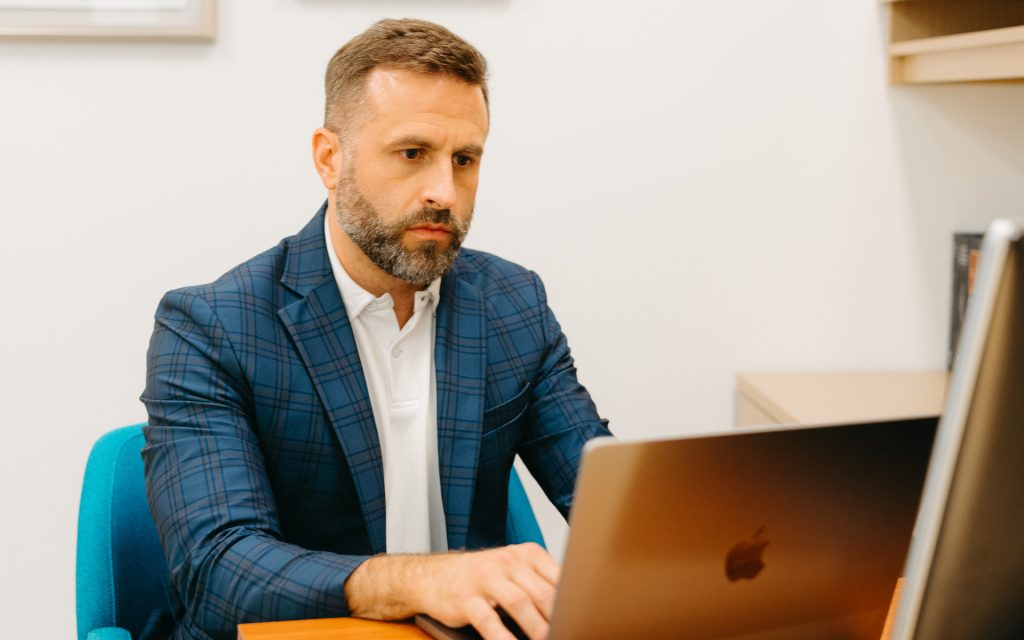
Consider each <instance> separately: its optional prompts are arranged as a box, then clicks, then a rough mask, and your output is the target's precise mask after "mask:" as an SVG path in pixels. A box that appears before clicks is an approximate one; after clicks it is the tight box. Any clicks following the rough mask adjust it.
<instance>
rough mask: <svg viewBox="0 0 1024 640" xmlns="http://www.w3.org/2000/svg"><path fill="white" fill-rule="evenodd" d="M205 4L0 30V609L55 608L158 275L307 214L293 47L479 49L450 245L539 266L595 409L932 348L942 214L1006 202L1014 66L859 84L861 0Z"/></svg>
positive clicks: (215, 256)
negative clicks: (127, 18)
mask: <svg viewBox="0 0 1024 640" xmlns="http://www.w3.org/2000/svg"><path fill="white" fill-rule="evenodd" d="M221 10H222V11H221V13H222V16H221V17H222V20H221V31H220V36H219V39H218V41H217V43H216V44H214V45H202V44H154V43H131V44H121V43H116V42H105V43H70V42H61V43H51V42H14V41H2V42H0V239H2V241H3V249H2V250H0V272H2V274H3V275H2V278H0V283H2V284H0V287H2V289H0V300H2V304H3V311H2V314H0V329H2V330H0V390H2V391H0V393H2V400H0V425H2V428H3V430H4V438H3V442H4V446H3V447H2V448H0V496H2V509H3V513H4V514H5V516H4V518H5V525H4V526H3V527H2V529H0V550H2V553H3V558H4V559H3V562H2V566H3V569H0V589H2V591H3V593H2V594H0V596H2V597H0V619H3V620H4V623H5V628H6V629H8V632H7V635H9V636H10V637H38V638H62V637H68V635H69V634H71V633H72V632H73V628H74V580H73V575H74V573H73V567H74V540H75V518H76V513H77V503H78V497H79V491H80V482H81V473H82V469H83V465H84V463H85V458H86V455H87V452H88V450H89V447H90V445H91V443H92V442H93V441H94V440H95V439H96V438H97V437H98V436H99V435H100V434H101V433H103V432H105V431H107V430H108V429H110V428H112V427H114V426H119V425H123V424H128V423H132V422H136V421H140V420H143V419H144V418H145V413H144V411H143V407H142V405H141V404H140V403H139V402H138V401H137V396H138V394H139V393H140V391H141V389H142V386H143V378H144V368H145V364H144V355H145V349H146V344H147V338H148V335H149V332H150V329H151V326H152V313H153V310H154V308H155V305H156V303H157V300H158V299H159V297H160V295H161V294H162V292H163V291H165V290H167V289H169V288H172V287H176V286H180V285H184V284H189V283H197V282H203V281H208V280H210V279H212V278H214V277H216V276H217V275H219V274H220V273H222V272H223V271H225V270H226V269H228V268H229V267H231V266H233V265H234V264H236V263H238V262H240V261H242V260H243V259H245V258H247V257H249V256H250V255H252V254H255V253H256V252H258V251H260V250H262V249H264V248H266V247H269V246H271V245H273V244H274V243H276V242H277V240H278V239H279V238H281V237H283V236H285V235H288V234H291V233H293V232H294V231H296V230H297V229H299V227H300V226H301V225H302V224H303V223H304V222H305V221H306V220H307V219H308V218H309V217H310V216H311V215H312V214H313V213H314V211H315V210H316V208H317V207H318V206H319V204H320V202H321V199H322V197H323V193H322V190H321V188H320V187H319V184H318V182H317V180H316V179H315V176H314V173H313V171H312V167H311V163H310V160H309V151H308V147H309V144H308V140H309V135H310V133H311V131H312V129H313V128H314V127H315V126H316V125H317V123H318V118H319V117H320V114H321V100H322V97H321V88H320V78H321V73H322V69H323V67H324V65H325V64H326V61H327V59H328V57H329V56H330V54H331V53H332V52H333V51H334V49H335V48H336V47H337V46H339V45H340V44H341V43H342V42H344V41H345V40H347V39H348V38H349V37H351V36H352V35H354V34H355V33H357V32H358V31H360V30H362V29H363V28H364V27H365V26H367V25H368V24H370V23H371V22H372V21H374V20H375V19H377V18H378V17H381V16H385V15H388V16H395V17H401V16H407V15H414V16H418V17H425V18H429V19H434V20H437V21H440V22H443V23H444V24H446V25H448V26H449V27H451V28H452V29H454V30H455V31H457V32H458V33H460V34H462V35H464V36H465V37H467V38H468V39H470V40H471V41H472V42H474V43H475V44H477V45H478V46H479V47H480V48H481V49H482V50H483V51H484V52H485V54H486V55H487V56H488V57H489V59H490V62H491V65H492V71H493V74H492V75H493V80H492V96H493V98H492V100H493V129H492V135H491V138H490V140H489V143H488V153H487V159H486V162H485V169H484V175H483V184H482V188H481V192H480V197H479V202H478V208H477V219H476V222H475V228H474V231H473V233H472V234H471V236H470V242H469V244H470V245H471V246H475V247H479V248H482V249H486V250H490V251H494V252H496V253H499V254H502V255H505V256H506V257H509V258H511V259H514V260H516V261H519V262H521V263H523V264H526V265H528V266H530V267H531V268H533V269H535V270H537V271H538V272H539V273H540V274H541V275H542V276H544V278H545V280H546V283H547V285H548V289H549V294H550V298H551V301H552V306H553V307H554V309H555V311H556V312H557V313H558V314H559V317H560V319H561V321H562V323H563V325H564V328H565V330H566V333H567V335H568V336H569V338H570V343H571V345H572V346H573V348H574V351H575V354H576V357H577V363H578V366H579V368H580V375H581V377H582V379H583V381H584V383H585V384H587V385H588V386H589V388H590V389H591V391H592V393H593V395H594V397H595V399H596V400H597V403H598V405H599V407H600V409H601V411H602V412H603V413H604V415H605V416H606V417H608V418H610V419H611V421H612V426H613V428H614V429H615V431H616V432H617V433H619V434H620V435H623V436H640V435H659V434H672V433H685V432H688V431H695V430H708V429H724V428H728V427H729V425H730V424H731V422H732V403H733V378H734V375H735V373H736V371H737V370H741V369H824V368H828V369H836V368H851V369H859V368H927V367H939V366H941V365H942V364H943V360H944V351H945V340H946V331H947V315H948V289H949V286H950V285H949V269H950V267H949V264H950V257H949V244H950V233H951V231H952V230H954V229H961V228H980V227H982V226H983V225H984V224H986V223H987V221H988V220H989V219H991V218H992V217H994V216H997V215H1021V214H1024V211H1022V204H1024V126H1022V121H1021V115H1020V114H1022V113H1024V86H1010V85H991V86H985V85H978V86H952V87H931V88H895V89H894V88H890V87H888V86H886V83H885V69H884V61H883V56H882V50H883V44H882V39H883V38H882V34H883V28H882V23H883V21H882V20H881V19H880V18H879V15H878V12H879V6H878V4H877V3H876V2H871V1H870V0H862V1H859V2H821V1H820V0H777V1H776V2H771V3H760V2H696V1H678V2H663V1H660V0H633V1H632V2H621V3H594V2H589V1H587V0H559V1H552V0H434V1H433V2H421V1H413V0H406V1H404V2H395V1H385V0H338V1H330V0H248V1H246V2H242V1H240V0H221ZM544 519H545V526H546V527H547V530H548V533H549V537H550V538H552V542H553V545H554V546H555V548H556V551H557V550H558V549H560V548H561V544H560V543H561V535H562V532H561V531H560V530H559V529H558V527H557V526H555V524H557V523H554V524H553V521H552V519H551V518H550V513H549V512H547V511H545V512H544Z"/></svg>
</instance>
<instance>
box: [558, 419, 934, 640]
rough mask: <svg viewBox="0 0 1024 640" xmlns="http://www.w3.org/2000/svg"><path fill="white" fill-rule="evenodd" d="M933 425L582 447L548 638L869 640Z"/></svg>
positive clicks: (895, 571)
mask: <svg viewBox="0 0 1024 640" xmlns="http://www.w3.org/2000/svg"><path fill="white" fill-rule="evenodd" d="M935 424H936V419H935V418H922V419H917V420H901V421H895V422H881V423H867V424H855V425H836V426H823V427H815V428H799V429H772V430H756V431H743V432H736V433H730V434H724V435H714V436H704V437H691V438H680V439H673V440H659V441H653V442H619V441H614V440H609V439H603V440H600V441H592V442H591V443H589V444H588V445H587V450H586V452H585V455H584V461H583V464H582V468H581V470H580V477H579V480H578V483H577V489H576V498H575V504H574V506H573V510H572V515H571V522H570V524H571V527H570V534H569V542H568V547H567V550H566V557H565V562H564V565H563V570H562V578H561V581H560V584H559V588H558V596H557V599H556V603H555V609H554V614H553V616H552V622H551V624H552V626H551V633H550V636H549V637H550V638H552V639H553V640H566V639H570V638H593V639H600V638H628V637H649V638H658V637H662V638H668V637H677V638H678V637H685V638H692V639H695V640H696V639H701V638H740V637H742V638H758V639H760V638H787V639H789V640H793V639H798V638H822V637H828V638H850V639H860V638H871V639H872V640H877V638H878V637H879V635H880V633H881V630H882V626H883V623H884V620H885V616H886V613H887V611H888V608H889V604H890V601H891V598H892V594H893V588H894V587H895V584H896V580H897V578H898V576H899V575H900V571H901V569H902V568H903V564H904V560H905V558H906V552H907V546H908V544H909V540H910V534H911V530H912V528H913V525H914V519H915V514H916V513H917V506H918V501H919V498H920V495H921V488H922V485H923V482H924V476H925V471H926V468H927V464H928V459H929V454H930V449H931V444H932V439H933V436H934V433H935Z"/></svg>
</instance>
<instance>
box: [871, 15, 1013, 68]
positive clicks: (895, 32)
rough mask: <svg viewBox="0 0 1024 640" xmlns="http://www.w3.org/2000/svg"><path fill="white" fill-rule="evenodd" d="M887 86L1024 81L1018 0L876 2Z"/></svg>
mask: <svg viewBox="0 0 1024 640" xmlns="http://www.w3.org/2000/svg"><path fill="white" fill-rule="evenodd" d="M881 2H882V4H883V5H885V6H886V7H887V9H888V12H889V61H890V80H891V82H892V83H893V84H925V83H933V82H977V81H1008V80H1013V81H1020V80H1022V79H1024V0H881Z"/></svg>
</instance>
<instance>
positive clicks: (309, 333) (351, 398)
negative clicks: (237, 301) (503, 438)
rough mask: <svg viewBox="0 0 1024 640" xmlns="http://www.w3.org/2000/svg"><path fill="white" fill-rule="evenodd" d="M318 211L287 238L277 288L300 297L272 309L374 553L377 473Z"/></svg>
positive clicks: (365, 396)
mask: <svg viewBox="0 0 1024 640" xmlns="http://www.w3.org/2000/svg"><path fill="white" fill-rule="evenodd" d="M326 209H327V205H326V204H325V205H324V206H323V207H321V208H320V211H319V212H318V213H317V214H316V215H315V216H314V217H313V220H312V221H310V223H309V224H307V225H306V226H305V227H304V228H303V229H302V231H300V232H299V233H298V234H297V235H296V236H294V237H293V238H292V239H291V242H290V245H289V247H288V251H287V258H286V262H285V266H284V273H283V275H282V276H281V282H282V284H284V285H285V286H286V287H288V288H289V289H291V290H292V291H294V292H295V293H296V294H298V295H299V296H300V297H299V298H298V299H297V300H295V301H293V302H291V303H290V304H287V305H285V306H284V307H282V308H281V309H280V310H278V312H277V315H278V317H279V318H280V319H281V322H282V323H283V324H284V326H285V328H286V329H287V331H288V333H289V335H291V337H292V340H293V341H294V342H295V348H296V350H297V351H298V353H299V356H300V357H301V358H302V361H303V363H304V364H305V366H306V369H307V370H308V371H309V375H310V377H311V378H312V379H313V384H314V386H315V387H316V390H317V394H318V395H319V396H320V401H321V402H322V403H323V405H324V407H326V409H327V414H328V416H329V418H330V421H331V425H332V426H333V427H334V431H335V433H336V434H337V436H338V440H339V441H340V443H341V448H342V451H344V452H345V458H346V461H347V462H348V467H349V470H350V472H351V473H352V480H353V482H354V483H355V488H356V493H357V494H358V495H359V504H360V507H361V508H362V512H363V520H364V522H366V529H367V533H368V535H369V539H370V547H371V549H372V550H373V553H383V552H384V551H385V550H386V547H387V538H386V533H385V521H384V516H385V502H384V471H383V467H382V464H381V455H380V441H379V440H378V438H377V426H376V423H375V422H374V419H373V408H372V407H371V405H370V396H369V393H368V392H367V388H366V379H365V377H364V376H363V367H362V364H361V362H360V360H359V351H358V350H357V348H356V341H355V337H354V336H353V335H352V325H351V324H350V323H349V319H348V314H347V313H346V312H345V304H344V302H343V301H342V299H341V292H340V291H338V285H337V283H336V282H335V280H334V274H333V273H332V272H331V265H330V261H329V260H328V256H327V245H326V240H325V238H324V214H325V211H326Z"/></svg>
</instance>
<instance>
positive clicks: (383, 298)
mask: <svg viewBox="0 0 1024 640" xmlns="http://www.w3.org/2000/svg"><path fill="white" fill-rule="evenodd" d="M485 76H486V69H485V61H484V59H483V57H482V56H481V55H480V54H479V52H477V51H476V50H475V49H474V48H473V47H471V46H470V45H469V44H467V43H466V42H464V41H463V40H462V39H460V38H458V37H457V36H455V35H454V34H452V33H450V32H449V31H447V30H446V29H444V28H443V27H440V26H438V25H435V24H431V23H428V22H422V21H416V20H384V21H381V22H379V23H377V24H376V25H374V26H373V27H371V28H370V29H369V30H367V31H366V32H364V33H363V34H361V35H359V36H357V37H356V38H354V39H353V40H352V41H350V42H349V43H348V44H346V45H345V46H344V47H342V48H341V49H340V50H339V51H338V53H337V54H335V56H334V58H333V59H332V60H331V62H330V64H329V66H328V69H327V78H326V88H327V109H326V118H325V123H324V127H323V128H320V129H317V130H316V132H315V133H314V135H313V159H314V163H315V166H316V169H317V172H318V173H319V175H320V179H321V181H322V182H323V185H324V187H325V188H326V189H327V203H326V204H325V205H324V207H322V208H321V210H320V211H319V212H318V213H317V214H316V216H315V217H314V218H313V220H312V221H311V222H310V223H309V224H308V225H307V226H306V227H305V228H304V229H303V230H302V231H300V232H299V233H298V234H297V235H295V236H292V237H290V238H286V239H285V240H283V241H282V242H281V243H280V244H279V245H278V246H277V247H275V248H273V249H270V250H269V251H267V252H265V253H263V254H261V255H259V256H256V257H255V258H253V259H251V260H249V261H248V262H245V263H243V264H242V265H240V266H238V267H236V268H235V269H233V270H232V271H230V272H228V273H227V274H225V275H224V276H222V277H221V278H220V279H218V280H217V281H216V282H214V283H212V284H209V285H204V286H199V287H188V288H184V289H179V290H176V291H172V292H169V293H168V294H167V295H166V296H165V297H164V299H163V300H162V301H161V304H160V307H159V309H158V310H157V314H156V328H155V330H154V334H153V338H152V341H151V344H150V349H149V356H148V358H149V359H148V375H147V385H146V390H145V392H144V393H143V396H142V400H143V402H145V404H146V408H147V410H148V412H149V426H148V428H147V429H146V440H147V445H146V448H145V450H144V451H143V456H144V460H145V463H146V480H147V486H148V495H149V501H150V505H151V507H152V511H153V515H154V518H155V520H156V524H157V528H158V530H159V532H160V536H161V540H162V543H163V546H164V548H165V552H166V555H167V559H168V565H169V568H170V572H171V581H172V583H173V586H174V590H175V594H174V597H175V598H176V606H177V609H178V611H177V613H176V618H177V619H176V621H175V631H174V637H175V638H229V637H234V634H235V625H236V624H238V623H240V622H251V621H258V620H274V619H296V618H307V617H322V616H343V615H357V616H364V617H370V618H378V619H401V618H406V617H409V616H411V615H413V614H414V613H417V612H423V613H428V614H430V615H432V616H434V617H435V618H438V619H440V620H441V621H442V622H445V623H447V624H449V625H453V626H461V625H465V624H472V625H473V626H474V627H476V628H477V629H478V630H479V631H480V633H481V634H482V635H483V636H484V637H485V638H488V639H504V638H511V635H510V634H509V632H508V631H507V630H506V629H505V627H504V626H503V625H502V623H501V621H500V618H499V616H498V614H497V613H496V608H497V607H500V608H503V609H504V610H505V611H506V612H508V614H510V615H511V616H512V617H513V618H514V619H515V620H516V621H517V623H518V624H519V625H520V626H521V627H522V628H523V630H524V631H525V632H526V633H527V634H528V635H530V637H532V638H542V637H544V636H545V634H546V632H547V620H548V617H549V615H550V612H551V605H552V601H553V597H554V590H555V585H556V584H557V581H558V571H559V568H558V565H557V564H556V563H555V562H554V561H553V560H552V559H551V558H550V557H549V556H548V555H547V554H546V552H544V551H543V549H541V548H540V547H539V546H537V545H532V544H527V545H516V546H504V545H505V543H506V540H505V516H506V513H505V512H506V510H507V492H508V480H509V471H510V468H511V465H512V461H513V458H514V456H515V455H516V454H517V453H518V454H519V455H520V456H521V457H522V458H523V460H524V461H525V462H526V465H527V466H528V467H529V469H530V471H531V472H532V474H533V475H534V476H535V477H536V478H537V480H538V481H539V482H540V484H541V486H542V487H543V488H544V490H545V492H546V493H547V495H548V497H549V498H550V499H551V500H552V502H553V503H554V504H555V505H556V506H557V507H558V508H559V510H560V511H561V512H562V513H563V515H567V514H568V510H569V507H570V503H571V498H572V490H573V484H574V482H575V478H576V471H577V466H578V462H579V458H580V454H581V449H582V447H583V444H584V443H585V442H586V441H587V440H589V439H590V438H593V437H595V436H599V435H608V433H609V432H608V430H607V423H606V422H605V421H602V420H601V419H600V418H599V417H598V415H597V412H596V409H595V407H594V405H593V402H592V401H591V400H590V397H589V396H588V394H587V392H586V390H585V389H584V388H583V387H582V386H581V385H580V384H579V383H578V382H577V380H576V374H575V368H574V367H573V362H572V358H571V356H570V354H569V349H568V346H567V344H566V341H565V338H564V336H563V335H562V333H561V330H560V328H559V326H558V323H557V322H556V320H555V318H554V316H553V315H552V313H551V310H550V309H549V308H548V306H547V302H546V297H545V293H544V289H543V287H542V285H541V283H540V280H539V279H538V278H537V277H536V275H535V274H533V273H532V272H530V271H527V270H525V269H523V268H521V267H519V266H517V265H514V264H511V263H509V262H506V261H504V260H501V259H499V258H497V257H495V256H492V255H488V254H486V253H481V252H476V251H471V250H461V251H460V245H461V242H462V240H463V237H464V236H465V233H466V231H467V229H468V228H469V223H470V219H471V217H472V214H473V203H474V199H475V195H476V188H477V178H478V175H479V167H480V162H481V160H482V157H483V149H484V143H485V140H486V137H487V131H488V126H489V121H488V117H489V114H488V108H487V85H486V77H485ZM471 549H485V550H483V551H475V552H467V551H466V550H471Z"/></svg>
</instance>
